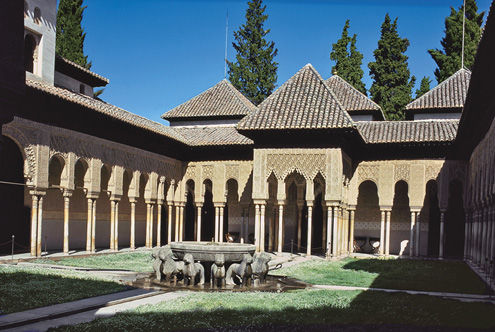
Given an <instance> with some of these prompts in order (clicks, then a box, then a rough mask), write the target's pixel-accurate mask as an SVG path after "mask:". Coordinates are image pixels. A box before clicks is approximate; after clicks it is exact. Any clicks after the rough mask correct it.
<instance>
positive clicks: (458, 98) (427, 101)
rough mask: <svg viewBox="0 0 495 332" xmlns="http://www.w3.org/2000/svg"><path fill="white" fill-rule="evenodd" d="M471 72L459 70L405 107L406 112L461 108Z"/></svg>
mask: <svg viewBox="0 0 495 332" xmlns="http://www.w3.org/2000/svg"><path fill="white" fill-rule="evenodd" d="M470 79H471V72H470V71H469V70H467V69H460V70H458V71H457V72H456V73H455V74H453V75H452V76H450V77H449V78H447V79H446V80H445V81H443V82H442V83H440V84H438V85H437V86H436V87H434V88H433V89H431V90H430V91H428V92H427V93H425V94H424V95H422V96H421V97H419V98H418V99H416V100H413V101H412V102H410V103H409V104H407V105H406V110H419V109H435V108H446V109H453V108H462V107H463V106H464V100H465V99H466V95H467V91H468V87H469V81H470Z"/></svg>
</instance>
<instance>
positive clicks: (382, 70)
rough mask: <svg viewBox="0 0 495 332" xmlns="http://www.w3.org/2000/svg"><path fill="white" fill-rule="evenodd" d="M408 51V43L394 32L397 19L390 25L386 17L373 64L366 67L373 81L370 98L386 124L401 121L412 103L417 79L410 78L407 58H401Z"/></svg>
mask: <svg viewBox="0 0 495 332" xmlns="http://www.w3.org/2000/svg"><path fill="white" fill-rule="evenodd" d="M408 47H409V40H407V39H406V38H400V36H399V33H398V32H397V18H396V19H395V20H394V21H393V22H392V21H391V20H390V16H389V15H388V14H387V15H385V20H384V22H383V24H382V27H381V36H380V40H379V41H378V48H377V49H376V50H375V51H374V52H373V54H374V56H375V62H370V63H369V64H368V67H369V69H370V76H371V78H372V79H373V84H372V85H371V88H370V94H371V96H372V99H373V101H374V102H376V103H377V104H378V105H380V106H381V107H382V109H383V112H384V113H385V116H386V118H387V119H388V120H403V119H404V118H405V114H404V106H406V105H407V103H409V102H410V101H411V90H412V88H413V86H414V82H415V81H416V78H415V77H414V76H412V77H410V72H409V68H408V64H407V59H408V57H407V56H406V55H405V54H404V52H406V50H407V48H408Z"/></svg>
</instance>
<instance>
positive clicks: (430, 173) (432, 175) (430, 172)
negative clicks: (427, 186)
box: [425, 165, 441, 182]
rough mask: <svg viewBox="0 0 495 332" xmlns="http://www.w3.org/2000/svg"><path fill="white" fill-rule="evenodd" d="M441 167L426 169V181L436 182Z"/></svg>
mask: <svg viewBox="0 0 495 332" xmlns="http://www.w3.org/2000/svg"><path fill="white" fill-rule="evenodd" d="M440 168H441V165H428V166H426V169H425V181H426V182H428V181H430V180H436V179H437V177H438V174H439V173H440Z"/></svg>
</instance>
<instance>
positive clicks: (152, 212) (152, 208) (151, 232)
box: [148, 203, 155, 248]
mask: <svg viewBox="0 0 495 332" xmlns="http://www.w3.org/2000/svg"><path fill="white" fill-rule="evenodd" d="M154 210H155V204H153V203H151V207H150V239H149V241H148V243H149V245H150V248H153V222H154V220H153V218H154V217H153V214H154Z"/></svg>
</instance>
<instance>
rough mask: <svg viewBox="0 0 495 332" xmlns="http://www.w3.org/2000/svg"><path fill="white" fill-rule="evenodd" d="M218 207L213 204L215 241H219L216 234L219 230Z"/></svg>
mask: <svg viewBox="0 0 495 332" xmlns="http://www.w3.org/2000/svg"><path fill="white" fill-rule="evenodd" d="M219 219H220V208H219V207H218V206H215V242H220V239H219V238H218V234H219V232H220V222H219Z"/></svg>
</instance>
